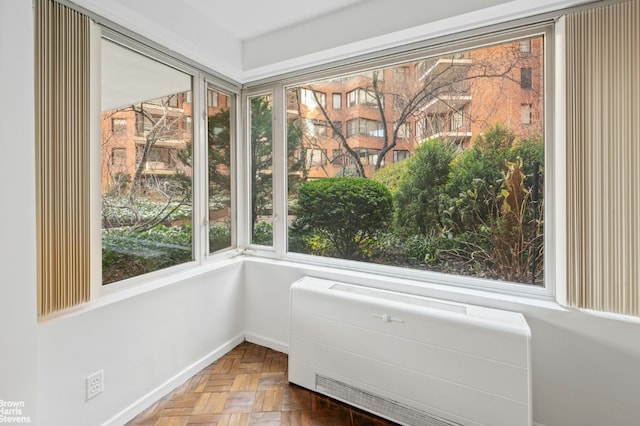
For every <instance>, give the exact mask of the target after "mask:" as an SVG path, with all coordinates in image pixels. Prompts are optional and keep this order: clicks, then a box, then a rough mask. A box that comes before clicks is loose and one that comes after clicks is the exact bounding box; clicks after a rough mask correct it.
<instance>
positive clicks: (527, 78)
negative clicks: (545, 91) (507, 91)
mask: <svg viewBox="0 0 640 426" xmlns="http://www.w3.org/2000/svg"><path fill="white" fill-rule="evenodd" d="M531 72H532V70H531V68H520V87H521V88H523V89H531V81H532V80H531Z"/></svg>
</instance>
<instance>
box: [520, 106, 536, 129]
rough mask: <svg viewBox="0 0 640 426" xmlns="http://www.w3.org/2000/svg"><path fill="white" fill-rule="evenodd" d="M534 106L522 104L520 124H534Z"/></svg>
mask: <svg viewBox="0 0 640 426" xmlns="http://www.w3.org/2000/svg"><path fill="white" fill-rule="evenodd" d="M532 107H533V105H531V104H522V105H520V123H522V124H531V123H532V122H533V108H532Z"/></svg>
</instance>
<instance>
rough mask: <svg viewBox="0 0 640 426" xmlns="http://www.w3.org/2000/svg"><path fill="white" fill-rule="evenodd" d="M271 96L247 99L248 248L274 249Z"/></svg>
mask: <svg viewBox="0 0 640 426" xmlns="http://www.w3.org/2000/svg"><path fill="white" fill-rule="evenodd" d="M272 105H273V104H272V97H271V95H263V96H256V97H253V98H249V109H250V117H251V121H250V126H251V224H252V227H251V244H259V245H264V246H272V245H273V119H272V117H273V115H272Z"/></svg>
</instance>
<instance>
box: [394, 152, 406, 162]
mask: <svg viewBox="0 0 640 426" xmlns="http://www.w3.org/2000/svg"><path fill="white" fill-rule="evenodd" d="M407 158H409V150H405V149H395V150H394V151H393V162H394V163H398V162H400V161H402V160H406V159H407Z"/></svg>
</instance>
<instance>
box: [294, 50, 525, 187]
mask: <svg viewBox="0 0 640 426" xmlns="http://www.w3.org/2000/svg"><path fill="white" fill-rule="evenodd" d="M486 51H488V52H490V48H489V49H486ZM463 55H464V54H463ZM457 56H462V55H457ZM458 59H459V58H458V57H456V56H453V55H451V56H447V57H440V58H434V59H430V60H426V61H423V69H424V75H421V76H417V75H414V76H413V77H411V78H406V79H401V80H398V81H396V80H395V79H394V78H389V77H390V76H387V77H386V78H385V79H381V78H380V77H381V73H383V72H384V71H373V72H371V77H370V78H368V81H369V83H368V84H365V85H363V86H360V87H359V89H362V90H364V91H365V92H366V94H367V95H366V96H367V97H371V98H373V102H371V104H372V106H373V107H374V108H375V110H376V111H377V115H378V120H379V122H380V123H381V126H380V127H381V131H380V132H379V135H376V136H379V137H380V138H381V143H380V144H379V152H378V155H377V158H376V160H375V170H377V169H379V168H380V167H382V166H383V165H384V159H385V157H386V155H387V154H388V153H389V152H390V151H392V150H393V149H394V148H395V147H396V146H397V145H398V142H399V139H401V137H406V135H404V134H401V133H402V129H403V126H404V125H405V124H406V123H409V122H413V121H415V122H417V121H421V122H422V123H423V127H424V126H425V125H427V124H428V125H434V126H435V125H436V124H437V123H436V121H438V122H439V123H442V122H444V121H448V120H450V119H451V117H453V115H454V114H457V113H459V112H458V110H457V108H456V105H455V102H456V100H457V99H460V98H461V97H463V96H465V95H468V94H469V92H470V90H471V87H472V85H474V84H475V83H476V82H478V81H480V80H485V81H494V82H495V84H496V85H500V84H503V83H504V82H505V81H510V82H516V81H517V80H516V79H515V78H514V76H513V73H514V70H515V69H516V68H517V67H518V66H519V64H522V60H523V56H522V54H521V53H520V51H519V50H518V48H517V47H516V45H503V46H501V47H500V49H495V52H490V53H487V54H485V56H484V57H478V58H474V60H473V61H471V60H458ZM416 68H417V67H416ZM320 84H321V83H314V84H309V85H306V86H301V87H304V88H305V89H308V90H310V91H311V92H312V93H313V97H314V100H315V103H316V105H317V108H318V109H319V111H320V113H321V115H322V116H323V118H324V120H326V122H327V123H328V126H329V127H330V128H331V130H332V132H333V138H334V139H335V140H336V141H337V142H338V144H339V146H340V147H341V148H342V149H343V150H344V152H345V155H346V156H347V157H349V158H350V160H351V162H352V163H353V164H354V166H355V169H356V173H357V175H358V176H361V177H365V174H366V172H365V167H364V165H363V163H362V160H361V158H360V153H359V152H358V150H357V148H356V146H355V145H354V142H353V141H350V140H349V138H347V137H346V135H345V134H344V133H343V131H342V128H341V127H342V126H336V121H335V119H332V117H335V115H336V114H335V113H332V114H330V113H329V111H328V110H327V107H326V105H323V102H321V99H320V93H321V91H320V90H319V88H318V86H319V85H320ZM298 90H300V87H299V88H298ZM298 99H299V97H298ZM436 102H439V103H440V104H441V105H442V106H443V107H442V108H444V109H446V112H445V113H441V114H440V115H439V116H438V117H437V120H436V118H434V117H429V116H428V115H427V113H426V112H425V109H426V108H427V107H428V106H430V105H433V104H434V103H436ZM300 117H301V118H302V113H300ZM465 118H466V119H467V120H473V117H470V116H465ZM416 133H417V132H416ZM416 136H417V137H416V141H415V142H416V143H420V141H421V139H422V135H416ZM305 143H307V144H308V145H313V142H312V141H311V140H310V139H309V138H306V139H305Z"/></svg>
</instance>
